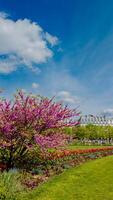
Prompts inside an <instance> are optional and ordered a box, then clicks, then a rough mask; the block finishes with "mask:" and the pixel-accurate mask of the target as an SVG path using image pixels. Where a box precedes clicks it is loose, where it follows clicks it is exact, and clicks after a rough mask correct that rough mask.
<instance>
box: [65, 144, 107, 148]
mask: <svg viewBox="0 0 113 200" xmlns="http://www.w3.org/2000/svg"><path fill="white" fill-rule="evenodd" d="M108 146H109V145H108ZM108 146H104V145H95V146H94V145H76V144H75V145H69V146H66V149H90V148H104V147H108ZM110 146H111V145H110Z"/></svg>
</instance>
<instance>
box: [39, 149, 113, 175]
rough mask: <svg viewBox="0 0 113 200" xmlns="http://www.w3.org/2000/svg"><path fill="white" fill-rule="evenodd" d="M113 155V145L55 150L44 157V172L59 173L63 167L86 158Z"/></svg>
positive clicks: (83, 160)
mask: <svg viewBox="0 0 113 200" xmlns="http://www.w3.org/2000/svg"><path fill="white" fill-rule="evenodd" d="M108 155H113V147H104V148H95V149H94V148H91V149H83V150H56V151H55V152H51V153H48V155H46V156H45V157H44V163H43V164H42V165H43V166H45V170H44V173H46V174H47V176H51V175H54V174H58V173H61V172H62V171H63V170H64V169H67V168H70V167H71V166H77V165H79V164H81V163H83V162H85V161H87V160H93V159H96V158H101V157H104V156H108Z"/></svg>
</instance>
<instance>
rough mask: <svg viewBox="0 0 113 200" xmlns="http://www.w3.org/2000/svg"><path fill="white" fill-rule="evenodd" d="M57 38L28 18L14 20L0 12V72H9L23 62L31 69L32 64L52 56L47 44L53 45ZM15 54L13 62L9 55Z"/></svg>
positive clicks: (42, 61) (44, 60)
mask: <svg viewBox="0 0 113 200" xmlns="http://www.w3.org/2000/svg"><path fill="white" fill-rule="evenodd" d="M57 42H58V38H57V37H55V36H52V35H50V34H49V33H45V32H44V30H43V29H42V28H41V27H40V26H39V25H38V24H37V23H34V22H31V21H30V20H28V19H23V20H22V19H19V20H17V21H14V20H12V19H10V18H8V17H7V14H5V13H3V12H1V13H0V56H5V57H2V58H1V60H0V72H1V73H10V72H12V71H14V70H16V69H17V65H18V64H21V65H22V64H23V65H25V66H28V67H29V68H31V69H34V68H33V64H40V63H44V62H46V61H47V60H48V58H51V57H52V56H53V51H52V50H51V49H50V48H49V46H48V45H49V44H50V45H52V46H54V45H56V44H57ZM12 55H13V56H15V62H14V60H12V59H9V56H12Z"/></svg>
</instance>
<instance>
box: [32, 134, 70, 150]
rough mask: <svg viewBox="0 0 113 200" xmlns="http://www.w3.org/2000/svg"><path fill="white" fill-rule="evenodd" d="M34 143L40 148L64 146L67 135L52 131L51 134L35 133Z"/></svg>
mask: <svg viewBox="0 0 113 200" xmlns="http://www.w3.org/2000/svg"><path fill="white" fill-rule="evenodd" d="M35 141H36V143H37V144H38V145H39V146H40V147H41V148H56V147H58V146H64V145H65V144H66V141H67V136H66V135H65V134H58V133H56V134H55V133H54V134H51V135H39V134H38V135H36V136H35Z"/></svg>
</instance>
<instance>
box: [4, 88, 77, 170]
mask: <svg viewBox="0 0 113 200" xmlns="http://www.w3.org/2000/svg"><path fill="white" fill-rule="evenodd" d="M78 115H79V113H78V112H77V111H76V109H73V110H72V109H69V108H67V106H63V105H62V104H61V103H56V102H54V101H53V99H48V98H41V97H39V96H36V97H35V96H32V95H26V94H24V93H22V92H21V91H19V92H18V93H17V94H16V95H15V98H14V101H12V102H11V101H7V100H4V99H1V100H0V162H3V163H4V164H5V165H6V169H7V170H9V169H11V168H13V167H18V163H24V162H27V159H28V154H29V150H31V149H33V148H34V146H35V145H36V143H38V145H40V146H41V145H42V146H44V140H46V146H48V144H51V146H52V145H53V146H54V144H55V143H57V144H55V146H57V145H58V144H59V143H61V138H60V135H59V136H58V137H56V133H55V135H52V136H51V135H50V136H46V138H45V136H40V135H41V134H42V135H43V133H44V132H45V131H47V130H50V129H55V128H61V127H65V126H67V127H68V126H75V125H77V124H78V121H77V120H72V118H73V117H76V116H78ZM61 137H62V136H61ZM38 138H39V139H38ZM50 141H51V142H50ZM47 143H48V144H47ZM26 158H27V159H26Z"/></svg>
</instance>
